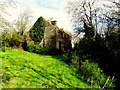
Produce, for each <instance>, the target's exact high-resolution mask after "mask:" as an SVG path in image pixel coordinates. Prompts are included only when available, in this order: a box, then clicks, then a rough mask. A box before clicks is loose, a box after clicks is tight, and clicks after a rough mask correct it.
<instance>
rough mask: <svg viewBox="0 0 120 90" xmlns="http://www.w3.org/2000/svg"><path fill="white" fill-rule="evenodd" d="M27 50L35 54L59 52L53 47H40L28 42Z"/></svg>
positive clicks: (54, 53) (55, 53)
mask: <svg viewBox="0 0 120 90" xmlns="http://www.w3.org/2000/svg"><path fill="white" fill-rule="evenodd" d="M27 51H29V52H33V53H37V54H42V55H57V54H61V53H60V51H59V50H58V49H55V48H50V49H47V48H42V47H40V46H39V45H35V44H29V45H27Z"/></svg>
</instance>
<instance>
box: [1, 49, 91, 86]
mask: <svg viewBox="0 0 120 90" xmlns="http://www.w3.org/2000/svg"><path fill="white" fill-rule="evenodd" d="M60 59H61V57H60V56H49V55H38V54H35V53H29V52H25V51H20V50H17V49H11V50H7V51H6V52H2V73H3V77H2V79H3V80H2V85H3V88H90V86H89V85H88V84H86V83H85V82H83V81H82V80H80V79H78V78H77V77H76V74H75V71H74V70H72V69H71V68H69V66H68V65H67V64H66V63H64V62H63V61H60Z"/></svg>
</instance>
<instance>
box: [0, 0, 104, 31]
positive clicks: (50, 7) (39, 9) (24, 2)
mask: <svg viewBox="0 0 120 90" xmlns="http://www.w3.org/2000/svg"><path fill="white" fill-rule="evenodd" d="M0 1H1V0H0ZM67 1H78V0H17V2H18V7H16V8H14V9H10V8H9V9H8V12H9V13H10V14H11V15H12V17H8V19H9V20H10V21H13V20H14V19H17V17H18V16H19V14H20V13H22V12H23V11H24V10H26V9H29V10H32V15H33V21H32V22H31V23H34V22H35V21H36V20H37V18H38V17H40V16H43V17H44V18H45V19H49V18H50V17H53V20H56V21H57V25H58V27H59V28H64V29H65V30H66V31H68V32H72V24H71V18H70V15H68V14H67V12H66V11H65V7H66V5H67V3H66V2H67ZM97 1H100V2H99V3H98V6H102V4H103V3H106V2H105V0H97Z"/></svg>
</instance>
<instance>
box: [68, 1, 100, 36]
mask: <svg viewBox="0 0 120 90" xmlns="http://www.w3.org/2000/svg"><path fill="white" fill-rule="evenodd" d="M95 3H96V1H95V0H94V1H90V0H78V1H74V2H73V1H70V2H68V6H67V11H68V13H70V14H72V21H73V25H74V26H75V31H76V33H77V35H79V34H80V33H81V32H84V33H85V36H86V37H88V38H92V37H93V36H94V35H95V34H96V29H97V12H98V11H99V8H97V7H95Z"/></svg>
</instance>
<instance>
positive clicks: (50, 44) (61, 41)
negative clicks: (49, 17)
mask: <svg viewBox="0 0 120 90" xmlns="http://www.w3.org/2000/svg"><path fill="white" fill-rule="evenodd" d="M45 24H46V28H45V33H44V38H43V40H42V42H41V43H40V46H41V47H44V48H56V49H59V50H60V51H62V52H65V51H69V50H70V49H71V48H72V45H71V35H69V34H68V33H66V32H65V31H63V30H62V29H59V28H58V27H57V25H56V21H51V22H48V21H46V23H45Z"/></svg>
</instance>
